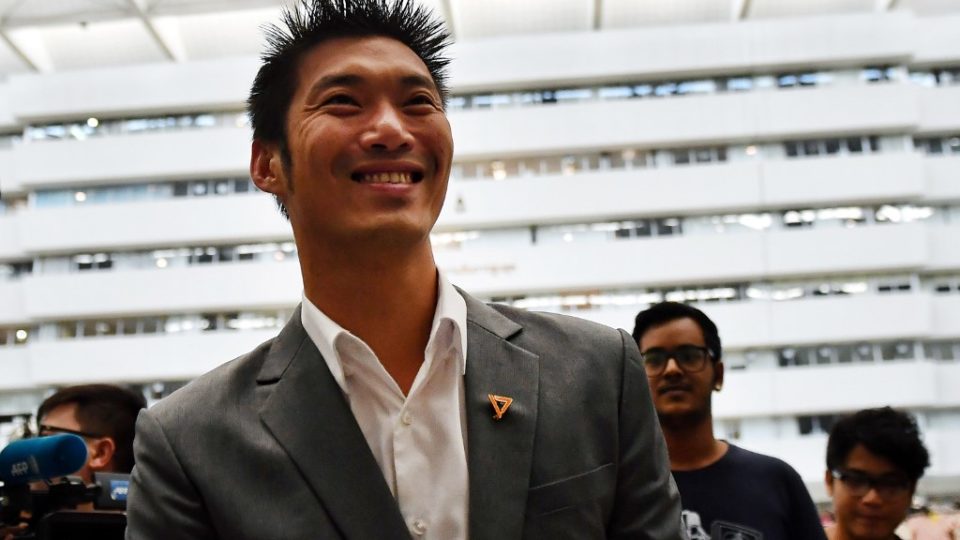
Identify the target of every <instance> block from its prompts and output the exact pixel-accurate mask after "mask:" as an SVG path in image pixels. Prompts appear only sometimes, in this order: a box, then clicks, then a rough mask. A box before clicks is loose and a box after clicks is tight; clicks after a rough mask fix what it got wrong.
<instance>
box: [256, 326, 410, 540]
mask: <svg viewBox="0 0 960 540" xmlns="http://www.w3.org/2000/svg"><path fill="white" fill-rule="evenodd" d="M257 383H258V385H260V390H259V393H260V395H262V396H263V402H262V405H261V408H260V418H261V420H262V421H263V423H264V425H265V426H266V427H267V430H269V432H270V433H271V434H272V435H273V437H274V438H275V439H276V440H277V442H279V443H280V445H281V446H282V447H283V449H284V450H285V451H286V452H287V454H288V455H289V456H290V459H291V460H293V462H294V463H295V464H296V467H297V468H298V469H299V470H300V473H301V474H302V475H303V476H304V478H305V479H306V481H307V483H308V484H309V485H310V487H311V489H312V490H313V492H314V493H315V494H316V495H317V497H318V498H319V499H320V500H321V501H322V503H323V506H324V508H326V510H327V511H328V513H329V514H330V516H331V518H332V519H333V522H334V523H335V524H336V526H337V528H338V529H339V531H340V533H341V534H342V535H343V536H344V537H345V538H384V539H393V538H396V539H400V538H404V539H409V538H410V536H409V533H408V532H407V526H406V524H405V523H404V520H403V517H402V516H401V515H400V510H399V507H398V506H397V503H396V500H395V499H394V498H393V495H392V494H391V493H390V489H389V488H388V487H387V483H386V481H385V480H384V478H383V473H382V472H381V470H380V467H379V466H378V465H377V462H376V460H375V459H374V457H373V454H372V452H371V451H370V448H369V446H368V445H367V442H366V439H364V437H363V433H362V432H361V431H360V427H359V426H358V425H357V422H356V420H355V419H354V416H353V413H352V411H351V410H350V406H349V404H348V403H347V401H346V399H345V398H344V396H343V393H342V392H341V390H340V387H339V386H338V385H337V383H336V381H335V380H334V378H333V376H332V375H331V374H330V370H329V369H327V366H326V363H325V362H324V360H323V358H322V357H321V356H320V352H319V351H318V350H317V347H316V345H314V343H313V341H311V340H310V338H309V337H308V336H307V333H306V331H305V330H304V329H303V326H302V323H301V322H300V310H299V309H298V310H297V311H296V313H295V314H294V316H293V317H292V318H291V320H290V322H289V323H287V325H286V326H285V327H284V329H283V331H282V332H281V333H280V335H279V336H278V337H277V339H276V341H275V342H274V345H273V346H272V347H271V349H270V352H269V353H268V354H267V358H266V359H265V361H264V365H263V368H262V369H261V372H260V375H259V376H258V378H257Z"/></svg>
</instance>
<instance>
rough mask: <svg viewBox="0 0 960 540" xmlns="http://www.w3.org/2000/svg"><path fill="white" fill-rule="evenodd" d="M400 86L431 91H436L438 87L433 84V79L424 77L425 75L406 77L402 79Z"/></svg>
mask: <svg viewBox="0 0 960 540" xmlns="http://www.w3.org/2000/svg"><path fill="white" fill-rule="evenodd" d="M400 84H401V85H403V86H408V87H409V86H422V87H424V88H428V89H430V90H436V89H437V86H436V85H435V84H434V83H433V79H431V78H430V77H424V76H423V75H404V76H403V77H401V78H400Z"/></svg>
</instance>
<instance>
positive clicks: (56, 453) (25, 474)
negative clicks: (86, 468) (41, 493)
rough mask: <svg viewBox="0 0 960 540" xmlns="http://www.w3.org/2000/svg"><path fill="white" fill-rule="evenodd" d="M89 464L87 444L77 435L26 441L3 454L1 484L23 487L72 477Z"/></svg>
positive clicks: (10, 445) (0, 461)
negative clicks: (62, 477) (22, 485)
mask: <svg viewBox="0 0 960 540" xmlns="http://www.w3.org/2000/svg"><path fill="white" fill-rule="evenodd" d="M86 462H87V443H85V442H84V440H83V438H81V437H79V436H77V435H70V434H66V433H65V434H61V435H50V436H48V437H38V438H35V439H24V440H22V441H15V442H12V443H10V444H9V445H7V447H6V448H4V449H3V451H0V480H2V481H3V482H4V484H24V483H27V482H36V481H38V480H45V479H50V478H57V477H60V476H66V475H68V474H73V473H75V472H77V471H78V470H80V468H81V467H83V465H84V464H85V463H86Z"/></svg>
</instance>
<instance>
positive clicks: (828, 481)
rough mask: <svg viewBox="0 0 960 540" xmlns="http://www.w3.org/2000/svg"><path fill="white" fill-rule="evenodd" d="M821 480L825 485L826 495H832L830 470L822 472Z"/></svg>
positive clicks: (831, 474)
mask: <svg viewBox="0 0 960 540" xmlns="http://www.w3.org/2000/svg"><path fill="white" fill-rule="evenodd" d="M823 482H824V483H825V484H826V485H827V495H829V496H831V497H833V473H831V472H830V471H827V472H826V473H824V475H823Z"/></svg>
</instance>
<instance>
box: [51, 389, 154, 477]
mask: <svg viewBox="0 0 960 540" xmlns="http://www.w3.org/2000/svg"><path fill="white" fill-rule="evenodd" d="M146 406H147V403H146V400H145V399H144V397H143V395H142V394H140V393H138V392H134V391H132V390H128V389H126V388H121V387H119V386H113V385H109V384H84V385H79V386H68V387H66V388H61V389H59V390H57V391H56V392H55V393H54V394H53V395H51V396H50V397H48V398H47V399H45V400H43V403H41V404H40V407H39V409H38V410H37V424H38V426H37V427H38V430H37V431H38V434H39V435H40V436H44V435H55V434H58V433H72V434H74V435H79V436H80V437H83V440H84V441H85V442H86V443H87V462H86V464H85V465H84V466H83V468H82V469H80V470H79V471H78V472H77V473H76V475H77V476H80V477H81V478H83V481H84V482H85V483H90V482H91V481H92V479H93V473H95V472H101V471H102V472H117V473H130V471H131V469H133V435H134V430H135V426H136V422H137V415H138V414H140V410H141V409H144V408H145V407H146Z"/></svg>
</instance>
